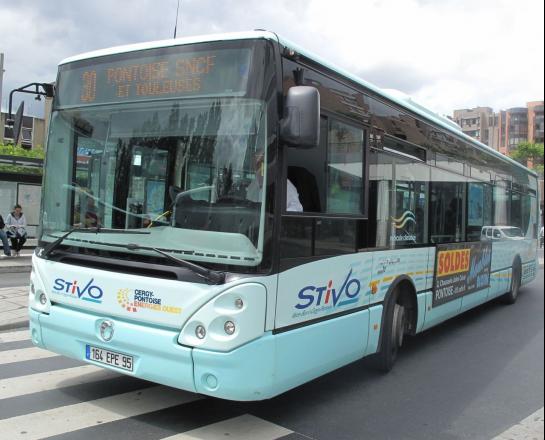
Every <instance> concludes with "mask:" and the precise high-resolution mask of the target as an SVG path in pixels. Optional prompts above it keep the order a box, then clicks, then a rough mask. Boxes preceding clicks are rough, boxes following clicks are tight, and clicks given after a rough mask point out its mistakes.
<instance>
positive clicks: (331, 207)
mask: <svg viewBox="0 0 545 440" xmlns="http://www.w3.org/2000/svg"><path fill="white" fill-rule="evenodd" d="M362 201H363V130H361V129H359V128H355V127H351V126H350V125H347V124H344V123H342V122H338V121H335V120H332V121H331V122H330V124H329V130H328V141H327V212H328V213H337V214H361V213H362V211H363V209H362Z"/></svg>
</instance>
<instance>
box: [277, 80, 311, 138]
mask: <svg viewBox="0 0 545 440" xmlns="http://www.w3.org/2000/svg"><path fill="white" fill-rule="evenodd" d="M280 137H281V139H282V141H283V142H285V143H286V144H288V145H289V146H290V147H297V148H312V147H315V146H317V145H318V143H319V141H320V93H319V92H318V89H316V88H315V87H309V86H294V87H291V88H290V89H289V90H288V94H287V96H286V100H285V106H284V118H283V119H282V120H281V121H280Z"/></svg>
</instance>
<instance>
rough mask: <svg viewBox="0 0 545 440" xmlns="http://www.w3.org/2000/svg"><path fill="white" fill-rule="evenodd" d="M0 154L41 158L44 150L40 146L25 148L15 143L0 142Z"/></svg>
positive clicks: (43, 155)
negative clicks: (32, 148) (30, 148)
mask: <svg viewBox="0 0 545 440" xmlns="http://www.w3.org/2000/svg"><path fill="white" fill-rule="evenodd" d="M0 156H16V157H30V158H33V159H43V158H44V157H45V152H44V150H42V149H41V148H37V149H34V150H26V149H24V148H22V147H19V146H17V145H3V144H0Z"/></svg>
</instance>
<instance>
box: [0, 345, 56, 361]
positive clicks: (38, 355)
mask: <svg viewBox="0 0 545 440" xmlns="http://www.w3.org/2000/svg"><path fill="white" fill-rule="evenodd" d="M54 356H58V354H57V353H53V352H51V351H47V350H44V349H42V348H38V347H30V348H19V349H16V350H6V351H0V365H3V364H11V363H14V362H23V361H30V360H35V359H45V358H48V357H54Z"/></svg>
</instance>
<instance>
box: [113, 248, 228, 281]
mask: <svg viewBox="0 0 545 440" xmlns="http://www.w3.org/2000/svg"><path fill="white" fill-rule="evenodd" d="M119 246H123V247H126V248H127V249H129V250H131V251H136V250H142V251H154V252H157V253H158V254H161V255H162V256H164V257H165V258H167V259H169V260H170V261H173V262H175V263H177V264H178V265H179V266H182V267H185V268H187V269H189V270H191V271H193V272H195V273H196V274H197V275H199V276H201V277H203V278H205V279H206V280H208V281H210V282H211V283H212V284H223V283H224V282H225V274H224V273H223V272H218V271H215V270H210V269H207V268H206V267H203V266H200V265H198V264H195V263H191V262H190V261H186V260H182V259H181V258H176V257H173V256H172V255H170V254H169V253H168V252H164V251H162V250H161V249H157V248H155V247H150V246H140V245H139V244H136V243H128V244H126V245H119Z"/></svg>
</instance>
